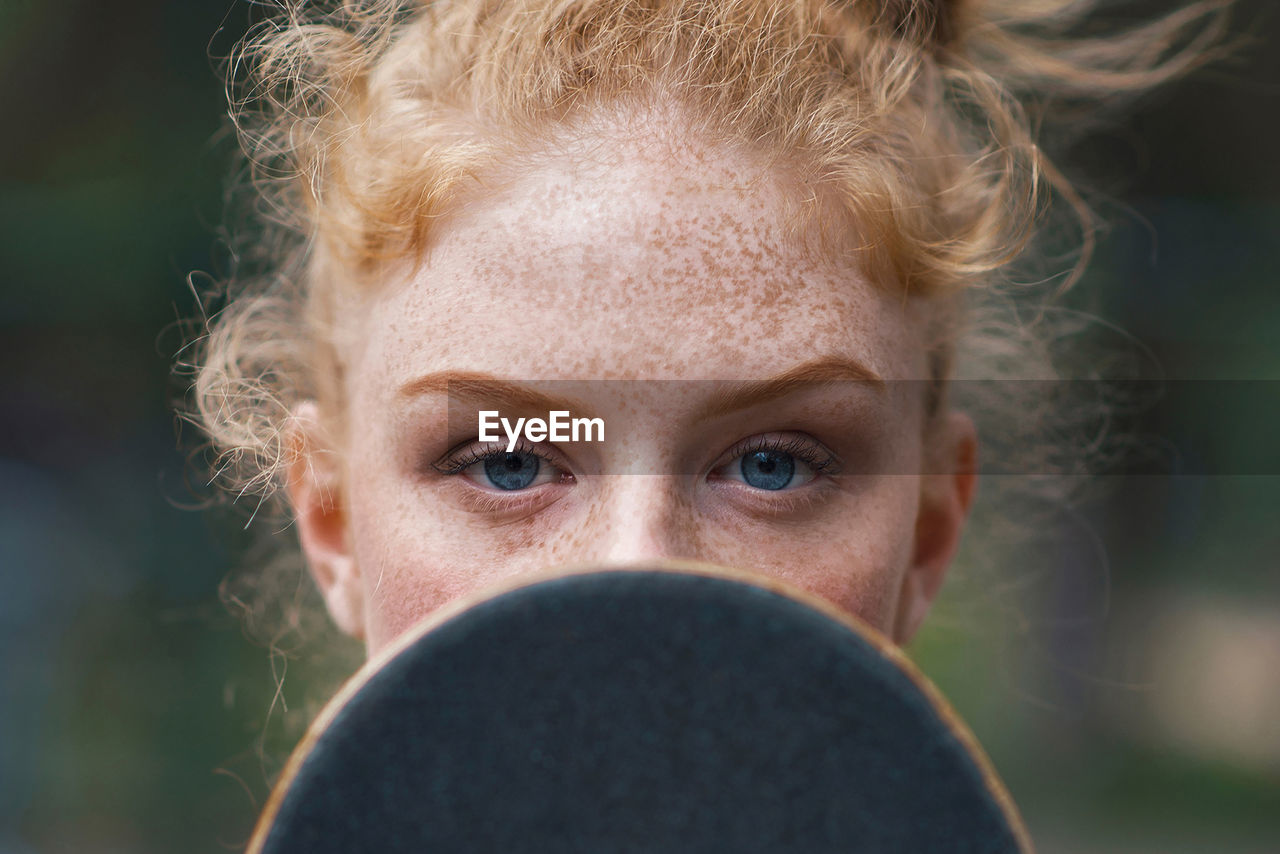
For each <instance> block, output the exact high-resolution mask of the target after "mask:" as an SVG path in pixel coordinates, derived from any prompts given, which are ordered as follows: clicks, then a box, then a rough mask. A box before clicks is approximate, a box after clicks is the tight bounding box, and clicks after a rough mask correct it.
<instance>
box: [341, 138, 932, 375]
mask: <svg viewBox="0 0 1280 854" xmlns="http://www.w3.org/2000/svg"><path fill="white" fill-rule="evenodd" d="M786 182H787V179H786V177H785V176H784V175H783V174H782V173H780V172H778V171H777V170H773V169H771V168H770V167H768V166H767V165H765V164H763V163H761V162H757V161H755V160H753V159H752V158H750V157H749V156H747V155H745V154H742V153H734V152H729V151H726V150H718V149H715V148H713V147H710V146H696V145H693V144H686V145H680V146H673V145H654V144H652V141H645V140H637V141H635V143H634V144H628V140H627V139H620V138H612V139H609V140H607V141H604V142H602V141H601V140H598V139H597V140H593V141H592V142H591V144H590V145H586V144H584V147H583V148H581V149H580V150H574V149H573V147H569V148H568V150H563V151H560V152H557V153H556V154H554V155H550V156H544V157H541V158H539V160H538V161H537V162H536V163H535V164H533V165H532V166H531V167H526V168H522V169H520V170H518V171H517V172H514V173H513V174H511V175H508V176H501V175H500V176H497V177H493V178H490V179H487V180H485V181H484V182H483V185H484V187H485V189H484V191H483V192H473V193H471V194H470V195H469V198H467V199H466V200H465V201H463V202H462V203H461V204H460V205H459V206H458V207H457V209H456V210H455V211H454V213H453V214H452V215H451V216H449V217H447V218H446V221H444V222H442V223H441V226H440V227H439V228H438V229H437V231H436V235H435V240H434V244H433V248H432V251H431V253H430V255H429V256H428V259H427V262H426V263H425V265H424V266H423V267H422V268H421V269H419V270H417V271H416V272H415V273H414V274H413V275H412V276H406V277H403V279H402V280H400V281H396V280H394V279H392V280H391V281H389V282H388V283H387V287H385V288H384V289H382V290H381V291H380V292H379V294H378V295H377V297H376V298H375V302H374V305H373V306H372V310H371V311H370V312H369V314H368V315H367V321H366V323H367V325H366V328H365V329H364V330H363V338H364V340H365V341H366V342H367V347H366V353H365V355H366V357H368V358H370V359H373V360H375V361H376V362H377V364H379V365H382V366H384V367H385V369H386V372H387V373H389V374H392V375H394V378H395V379H400V378H401V377H403V378H404V379H408V378H411V377H412V376H413V375H415V374H417V373H425V372H430V371H434V370H443V369H460V370H481V371H490V372H493V373H497V374H499V375H505V376H513V377H526V378H531V379H534V378H547V379H551V378H583V379H588V378H610V377H613V378H688V379H693V378H712V377H715V378H742V379H751V378H759V377H764V376H771V375H774V374H776V373H778V372H780V371H781V370H785V369H786V368H788V367H791V366H793V365H794V364H797V363H799V362H802V361H805V360H807V359H811V358H814V357H815V356H821V355H829V354H851V355H854V356H855V357H856V358H859V359H860V360H862V361H864V362H866V363H868V364H869V366H870V367H872V369H874V370H876V371H877V372H879V373H880V374H881V375H882V376H885V377H894V376H908V375H914V373H915V365H914V362H915V360H916V358H917V356H918V355H919V354H917V353H916V350H917V349H918V345H919V341H918V338H917V337H916V335H917V332H916V326H917V324H916V322H915V319H914V318H913V317H912V316H911V314H912V312H911V309H910V307H909V306H905V305H903V304H902V303H901V302H899V301H898V300H896V299H894V298H893V297H892V296H890V295H889V293H888V292H887V291H886V290H883V289H879V288H875V287H873V286H871V284H870V283H869V282H867V281H866V279H865V277H863V276H862V275H861V273H860V272H859V271H858V270H857V269H856V267H854V266H852V265H849V264H845V265H841V264H838V263H835V262H833V261H832V260H830V259H828V258H824V257H820V256H817V255H815V254H814V253H813V252H811V251H809V250H806V249H805V245H804V243H803V242H802V241H799V240H796V239H793V231H794V228H793V223H792V222H790V221H789V218H790V217H793V216H794V215H795V212H796V207H795V205H794V204H791V203H790V200H791V199H792V198H794V197H795V196H796V195H797V191H798V190H799V188H798V187H794V186H789V185H788V184H787V183H786Z"/></svg>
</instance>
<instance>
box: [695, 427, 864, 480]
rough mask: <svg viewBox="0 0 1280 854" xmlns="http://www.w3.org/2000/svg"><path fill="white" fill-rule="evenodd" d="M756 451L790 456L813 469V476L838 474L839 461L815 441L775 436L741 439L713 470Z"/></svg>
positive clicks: (797, 437)
mask: <svg viewBox="0 0 1280 854" xmlns="http://www.w3.org/2000/svg"><path fill="white" fill-rule="evenodd" d="M756 451H774V452H776V453H783V454H790V455H791V456H793V457H795V458H796V459H797V460H800V461H801V462H803V463H804V464H805V465H807V466H809V468H811V469H813V471H814V473H815V474H827V475H835V474H839V466H840V461H839V460H838V459H836V457H835V455H834V454H832V453H830V452H829V451H826V449H825V448H822V446H821V445H819V444H818V443H817V442H816V441H815V440H813V439H805V438H802V437H800V436H793V437H791V438H788V439H780V438H778V437H776V436H751V437H749V438H746V439H741V440H739V441H738V442H737V443H735V444H734V445H733V447H731V448H730V449H729V450H728V451H726V452H725V453H724V455H723V457H722V459H724V460H725V462H724V463H722V464H721V465H718V466H715V468H717V469H720V468H724V466H727V465H729V464H730V463H732V462H733V461H734V460H737V459H739V458H741V457H745V456H746V455H747V454H754V453H755V452H756Z"/></svg>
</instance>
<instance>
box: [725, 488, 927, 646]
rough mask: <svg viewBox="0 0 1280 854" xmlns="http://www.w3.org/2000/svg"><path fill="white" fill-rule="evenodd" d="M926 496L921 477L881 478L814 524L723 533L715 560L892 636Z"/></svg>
mask: <svg viewBox="0 0 1280 854" xmlns="http://www.w3.org/2000/svg"><path fill="white" fill-rule="evenodd" d="M918 497H919V485H918V481H917V479H916V478H914V477H909V476H890V477H880V478H878V479H877V482H876V484H875V486H874V488H872V489H869V490H867V491H866V492H864V493H862V494H859V495H858V496H857V498H856V499H852V500H850V501H848V502H847V503H846V504H845V505H843V506H842V507H841V508H840V510H839V512H833V513H831V514H828V515H826V516H825V517H824V519H823V521H821V522H819V523H815V524H813V525H807V526H804V527H803V528H782V529H777V528H766V527H763V526H760V525H758V524H757V525H749V524H747V525H741V526H738V527H737V528H736V529H733V528H729V529H719V530H716V531H715V532H714V533H713V534H712V536H711V537H709V538H708V546H709V548H708V551H709V552H711V553H712V554H714V555H715V557H711V558H708V559H710V560H713V561H714V562H717V563H725V564H728V565H731V566H737V567H740V568H743V569H748V570H751V571H753V572H758V573H760V574H762V575H766V576H769V577H771V578H776V579H778V580H780V581H784V582H786V583H788V584H790V585H792V586H794V587H797V588H799V589H801V590H804V591H806V592H808V593H812V594H814V595H816V596H819V597H821V598H823V599H826V600H827V601H829V602H831V603H832V604H834V605H836V606H837V607H838V608H840V609H841V610H843V611H845V612H847V613H850V614H852V615H854V616H856V617H858V618H860V619H861V620H863V621H864V622H866V623H867V624H869V625H871V626H873V627H875V628H877V629H880V630H882V631H886V632H887V631H888V630H889V629H890V628H891V627H892V623H893V618H894V612H895V610H896V607H897V600H898V591H899V588H900V586H901V584H902V580H903V577H904V575H905V573H906V571H907V569H908V568H909V566H910V562H911V557H912V554H913V550H914V529H915V516H916V511H917V506H918Z"/></svg>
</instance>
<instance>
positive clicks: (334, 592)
mask: <svg viewBox="0 0 1280 854" xmlns="http://www.w3.org/2000/svg"><path fill="white" fill-rule="evenodd" d="M288 447H289V458H288V459H289V468H288V493H289V502H290V504H291V505H292V507H293V513H294V520H295V522H296V524H297V526H298V538H299V540H300V542H301V545H302V552H303V555H304V556H305V557H306V560H307V567H308V568H309V569H310V571H311V577H312V578H314V579H315V582H316V586H317V587H319V588H320V593H321V595H323V596H324V600H325V604H326V605H327V606H328V609H329V614H330V616H332V617H333V621H334V623H336V624H337V626H338V628H340V629H342V631H344V632H346V633H347V634H349V635H351V636H352V637H354V638H357V639H363V637H364V591H363V587H362V586H361V584H362V582H361V578H360V572H359V568H358V567H357V566H356V562H355V557H354V555H353V553H352V550H351V542H350V537H349V535H348V530H347V513H346V507H345V506H344V498H343V490H342V479H341V466H340V464H339V456H338V453H337V451H336V450H335V449H334V447H333V444H332V442H331V441H330V439H329V437H328V436H327V434H326V433H325V431H324V430H323V428H322V421H321V418H320V410H319V407H317V405H316V404H315V402H314V401H304V402H303V403H300V404H299V405H298V406H297V407H295V408H294V411H293V414H292V417H291V419H290V424H289V427H288Z"/></svg>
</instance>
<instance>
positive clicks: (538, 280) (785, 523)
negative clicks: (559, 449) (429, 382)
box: [341, 130, 926, 651]
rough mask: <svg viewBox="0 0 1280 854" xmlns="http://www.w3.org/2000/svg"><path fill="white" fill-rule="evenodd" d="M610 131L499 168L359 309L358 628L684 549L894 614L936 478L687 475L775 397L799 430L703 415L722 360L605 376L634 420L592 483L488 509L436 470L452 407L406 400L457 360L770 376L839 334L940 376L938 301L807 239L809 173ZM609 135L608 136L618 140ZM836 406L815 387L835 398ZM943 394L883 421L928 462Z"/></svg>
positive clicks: (894, 441) (601, 373)
mask: <svg viewBox="0 0 1280 854" xmlns="http://www.w3.org/2000/svg"><path fill="white" fill-rule="evenodd" d="M602 133H603V132H602ZM653 133H655V134H659V135H660V134H661V131H659V130H654V131H653ZM672 140H675V141H674V142H672ZM609 141H610V142H611V144H612V147H611V148H610V149H609V150H610V151H611V152H612V156H611V157H610V158H609V159H608V162H604V161H601V160H600V159H599V155H598V153H595V154H592V155H591V156H590V157H586V156H579V155H580V154H581V153H582V152H580V151H578V150H577V149H575V148H574V146H573V145H569V146H567V148H566V150H563V151H560V152H557V153H554V154H550V155H546V156H544V157H542V158H541V159H540V160H539V161H538V162H537V164H536V166H534V167H532V168H528V169H525V170H524V171H523V172H522V173H520V174H513V175H504V176H498V179H495V180H493V181H486V182H485V187H486V189H485V190H484V191H483V192H478V193H476V194H474V195H473V196H472V197H471V198H468V199H466V200H464V201H463V202H462V203H461V204H459V205H458V207H457V209H456V210H455V211H454V212H453V213H452V214H451V215H450V216H448V217H446V218H445V219H444V220H443V221H442V222H441V223H440V225H439V226H438V227H437V230H436V232H435V234H434V243H433V247H432V250H431V252H430V254H429V257H428V259H427V261H426V263H425V265H424V266H423V267H422V268H421V269H418V270H414V271H412V272H402V273H401V274H400V275H399V276H390V277H388V278H387V279H386V280H385V281H384V282H383V283H382V284H381V286H380V287H379V288H378V289H377V290H376V291H373V292H372V293H371V294H370V295H369V297H368V298H367V300H366V302H365V304H364V306H363V309H362V311H361V312H360V313H359V314H358V316H356V317H354V318H353V319H352V320H351V321H350V323H352V324H353V327H352V333H353V334H352V335H351V337H350V339H349V340H352V341H355V342H358V346H353V348H352V351H351V352H349V353H347V354H346V355H347V363H348V365H349V373H348V384H347V388H348V406H347V409H346V423H345V425H344V427H345V430H344V431H343V435H345V436H346V437H347V438H346V445H345V447H343V448H342V449H341V459H342V475H341V480H342V502H343V508H342V510H343V520H344V522H343V524H344V525H345V528H346V537H347V540H346V541H347V543H348V547H349V551H350V555H351V558H352V562H353V565H354V567H355V568H356V572H357V576H356V580H355V581H353V582H352V583H354V584H358V585H359V588H360V589H359V591H358V592H359V599H360V601H361V603H362V605H361V608H362V621H363V626H362V627H361V628H360V630H359V631H358V632H357V633H358V634H362V635H363V636H364V637H365V639H366V642H367V644H368V646H369V648H370V650H371V651H376V650H377V649H379V648H381V647H382V646H384V645H385V644H386V643H387V642H388V641H390V640H391V639H392V638H394V637H395V636H396V635H397V634H399V633H401V632H403V631H404V630H405V629H407V628H408V627H409V626H411V625H412V624H413V623H414V622H415V621H416V620H418V619H419V618H421V617H422V616H424V615H425V614H426V613H428V612H429V611H431V610H432V609H434V608H437V607H439V606H440V605H442V604H444V603H446V602H448V601H450V600H452V599H455V598H458V597H461V596H464V595H467V594H469V593H472V592H474V591H476V590H478V589H480V588H482V587H484V586H486V585H488V584H491V583H493V582H497V581H500V580H502V579H506V578H509V577H512V576H515V575H518V574H520V573H526V572H530V571H535V570H539V569H543V568H546V567H548V566H551V565H555V564H561V563H584V562H598V563H601V564H608V565H623V564H626V563H631V562H636V561H640V560H644V559H647V558H663V557H683V558H691V559H698V560H705V561H711V562H716V563H721V564H729V565H735V566H739V567H742V568H745V569H749V570H755V571H759V572H762V573H765V574H768V575H771V576H774V577H778V578H781V579H783V580H785V581H788V582H791V583H793V584H795V585H798V586H800V587H802V588H805V589H807V590H810V591H812V592H814V593H817V594H819V595H821V596H825V597H827V598H828V599H830V600H832V601H833V602H835V603H836V604H838V605H840V606H841V607H843V608H845V609H846V610H848V611H850V612H852V613H854V614H857V615H859V616H861V617H862V618H864V619H865V620H867V621H868V622H869V623H871V624H872V625H875V626H878V627H880V628H882V629H885V630H886V631H891V630H892V624H893V620H894V610H895V607H896V604H895V603H896V601H897V598H898V591H899V588H900V585H901V583H902V578H903V576H904V573H905V572H906V571H907V569H908V566H909V564H910V562H911V560H912V554H913V533H914V530H915V525H916V518H917V512H918V509H919V506H920V496H921V488H920V478H919V477H917V476H914V475H906V474H899V475H892V476H890V475H884V476H866V477H862V478H858V477H857V476H856V475H857V472H856V471H854V472H849V473H847V474H846V476H845V479H844V480H841V481H840V483H839V484H838V485H835V486H832V487H831V488H827V489H824V490H822V491H820V492H818V491H815V492H813V493H812V494H813V495H819V496H820V497H817V498H814V499H813V500H811V501H809V502H808V503H807V504H805V506H804V507H803V508H802V509H800V510H796V511H793V512H786V513H780V512H774V511H770V510H768V505H767V502H765V503H760V502H757V503H753V501H754V499H753V498H751V496H750V495H749V492H750V488H749V487H746V486H745V484H736V485H731V486H734V487H735V488H733V489H730V488H728V487H726V485H725V484H724V483H723V482H721V483H714V482H712V479H709V478H707V477H703V476H701V475H697V476H695V475H690V474H675V473H664V472H670V471H671V466H672V465H673V464H674V463H673V461H674V460H675V459H677V457H680V458H681V459H683V458H684V457H682V456H681V455H685V456H688V457H689V458H691V459H694V460H695V461H701V462H705V463H706V464H707V465H710V464H711V462H713V458H714V457H716V455H718V454H720V453H723V452H725V451H726V450H727V449H728V448H730V447H731V446H732V445H733V444H734V443H735V442H737V441H738V440H740V439H742V438H744V436H750V435H751V434H752V433H753V432H759V431H758V430H755V429H754V426H753V425H754V422H753V421H752V420H751V419H752V418H753V417H754V418H756V419H757V420H759V421H760V423H761V425H762V426H761V429H762V430H763V429H771V430H772V429H785V428H786V424H783V423H773V422H770V423H768V424H765V421H767V420H768V418H772V417H775V416H776V415H777V410H776V408H773V409H770V408H769V407H766V409H765V412H764V413H757V415H756V416H752V415H750V414H747V415H744V416H742V418H740V419H739V420H738V421H735V422H733V425H732V426H731V427H725V428H723V430H719V431H717V430H710V431H709V432H708V431H707V430H701V431H700V428H698V427H697V426H696V425H691V424H690V423H689V422H688V420H687V419H688V417H689V414H690V413H691V412H693V411H694V410H696V409H697V408H698V406H699V404H700V403H701V402H702V400H701V397H702V396H704V395H706V394H707V393H709V392H710V390H711V389H712V388H713V384H711V383H690V384H688V385H686V386H680V385H679V384H667V385H661V384H659V385H658V386H654V385H650V386H646V385H645V384H643V383H631V384H628V383H619V384H617V385H612V386H611V385H608V384H603V383H596V384H591V385H589V387H588V391H587V392H586V393H588V394H592V393H594V394H597V395H598V398H597V399H595V400H592V401H590V402H591V403H592V405H593V406H595V407H597V408H598V409H599V411H600V413H602V414H603V416H604V418H605V422H606V425H607V429H608V436H607V439H608V441H607V442H606V443H605V445H603V446H601V447H600V448H599V449H597V450H594V451H591V453H593V454H597V455H598V458H592V459H594V462H592V463H591V465H594V466H595V467H596V473H593V472H592V471H587V470H585V469H587V468H588V466H587V465H586V464H585V463H584V464H583V468H584V470H583V471H578V472H573V474H574V476H575V479H574V482H572V483H571V484H568V485H553V486H552V488H551V489H550V490H547V496H548V497H547V498H546V499H545V500H540V501H538V502H534V503H533V504H532V505H531V506H530V507H529V508H528V509H526V510H523V511H521V512H518V513H507V512H489V511H486V510H483V509H477V506H476V505H475V503H474V502H471V503H468V499H467V498H466V496H468V495H471V496H474V494H475V493H477V492H478V491H480V490H481V489H482V487H481V486H480V485H478V484H475V483H473V482H471V481H469V480H467V479H466V476H465V475H454V476H450V477H445V476H440V475H434V474H432V473H431V472H429V471H428V466H427V465H426V463H429V462H432V461H433V460H425V461H424V460H422V459H419V458H418V457H417V456H416V454H417V453H418V451H416V450H415V449H416V448H418V447H419V444H420V443H419V440H418V439H416V438H414V437H415V436H416V435H418V434H422V435H431V434H432V431H433V430H434V431H436V432H437V433H438V432H439V430H440V429H442V428H441V414H440V413H442V412H443V411H444V409H443V406H444V404H443V403H437V404H430V403H427V402H424V403H415V404H414V406H416V407H418V408H416V409H411V410H409V413H410V414H408V415H397V414H396V413H398V412H401V409H398V407H402V405H403V404H402V402H401V401H399V400H398V399H397V390H398V389H399V388H400V386H401V385H403V384H404V383H406V382H408V381H410V380H412V379H414V378H416V377H420V376H423V375H426V374H430V373H433V372H437V371H443V370H459V371H478V372H487V373H492V374H495V375H497V376H499V377H503V378H507V379H513V380H528V381H536V380H602V379H609V380H644V379H662V380H760V379H765V378H769V377H773V376H776V375H777V374H779V373H782V372H783V371H785V370H787V369H789V368H792V367H794V366H796V365H799V364H801V363H803V362H806V361H809V360H812V359H814V358H817V357H820V356H829V355H834V356H847V357H851V358H855V359H857V360H859V361H861V362H863V363H865V364H866V365H868V366H869V367H870V368H871V369H873V370H874V371H875V372H876V373H878V374H879V375H880V376H881V377H884V378H885V379H897V378H911V379H919V378H921V377H924V376H926V365H925V348H924V342H923V340H922V337H921V335H922V332H921V330H922V328H923V321H922V315H921V313H920V311H919V308H918V306H916V305H915V304H914V303H907V304H905V305H904V303H903V301H902V300H901V298H900V297H899V296H895V295H894V294H892V293H891V292H890V291H889V290H888V289H880V288H877V287H875V286H873V285H872V283H870V282H869V281H867V279H866V278H865V277H864V276H863V275H862V274H861V273H860V272H859V271H858V270H857V269H856V268H854V267H852V266H847V265H842V264H838V263H835V262H833V261H830V260H828V259H826V258H821V257H815V256H814V255H811V254H809V252H807V251H806V250H804V249H803V248H802V247H800V246H799V245H797V243H795V242H793V241H789V240H788V239H787V238H786V236H785V234H786V225H787V224H786V222H784V221H783V216H784V214H783V211H784V210H785V209H786V206H785V205H784V204H783V201H782V200H783V195H782V194H783V193H787V192H789V189H791V188H789V187H788V185H787V183H786V182H787V180H790V179H787V178H785V177H783V176H782V175H780V174H778V173H775V172H771V171H769V169H768V167H766V166H764V165H762V163H760V162H757V161H756V160H754V159H753V158H752V157H750V156H749V155H747V154H744V153H740V152H730V151H725V150H720V149H718V148H714V147H711V146H704V145H700V144H698V143H697V142H695V141H691V140H689V139H687V138H683V139H682V138H680V136H679V134H678V133H674V134H671V135H668V137H667V140H666V141H667V143H669V144H667V145H659V146H655V145H654V144H653V140H652V139H642V138H639V137H638V136H637V134H636V133H635V132H634V131H627V132H622V131H619V132H617V133H616V134H615V135H614V137H613V138H612V139H610V140H609ZM583 144H584V145H586V144H587V143H586V142H585V141H584V143H583ZM590 146H591V147H590V150H591V151H592V152H598V151H599V150H600V142H599V140H592V141H591V142H590ZM910 385H911V384H900V385H893V384H890V388H889V394H890V395H891V396H895V397H896V398H902V395H905V394H907V389H908V388H909V387H910ZM659 387H660V388H661V389H665V391H662V392H661V393H660V392H659V391H656V390H655V389H657V388H659ZM589 389H597V391H596V392H591V391H590V390H589ZM845 405H847V404H845ZM833 406H836V404H833V403H830V402H823V401H820V400H819V401H815V402H813V403H812V405H811V407H810V408H811V409H812V410H813V412H814V413H816V416H815V417H820V418H821V417H824V413H826V415H825V418H826V419H827V420H828V421H829V420H831V417H832V414H831V413H833V412H835V411H836V410H835V409H833ZM922 408H923V407H922V404H919V403H918V402H916V401H914V400H908V399H905V398H902V399H895V406H893V407H891V408H888V409H886V410H885V411H886V412H892V413H893V416H892V417H893V419H894V423H891V424H886V425H882V426H883V427H884V428H885V429H883V430H881V431H880V432H879V433H877V436H878V437H879V438H878V439H876V441H878V442H879V443H880V444H881V445H882V446H883V447H882V448H881V450H882V451H883V453H885V454H887V455H890V456H892V457H893V458H894V459H895V460H898V461H900V463H901V465H902V467H903V468H902V471H909V470H911V468H910V467H911V466H913V465H917V464H918V461H919V459H920V457H921V454H922V444H923V440H922V438H921V437H922V433H923V428H922V419H923V412H922ZM782 411H783V412H786V411H787V410H785V409H784V410H782ZM842 411H843V410H842ZM766 416H768V417H766ZM778 417H781V416H778ZM803 417H808V416H807V415H804V414H803V413H800V412H799V410H797V414H796V418H797V419H802V418H803ZM775 420H776V419H775ZM415 431H416V432H415ZM415 443H419V444H415ZM583 459H587V457H583ZM701 462H699V463H698V464H701ZM424 471H425V472H426V473H425V474H424ZM622 471H628V472H640V473H631V474H622V473H619V472H622ZM699 471H701V470H699ZM599 472H603V473H599ZM815 483H816V481H815ZM811 486H812V485H811ZM737 487H744V488H742V489H739V488H737ZM468 490H470V492H468ZM490 494H492V491H491V492H490ZM507 497H509V496H500V498H507ZM774 497H776V496H766V498H769V499H772V498H774Z"/></svg>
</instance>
